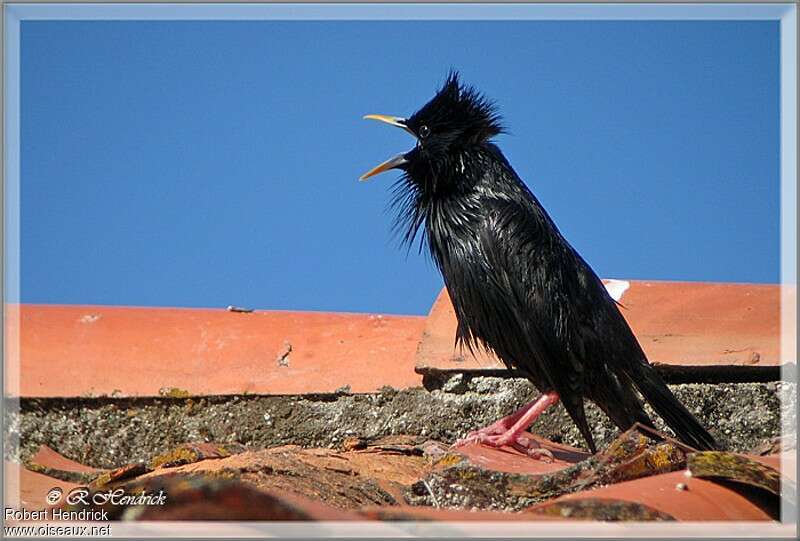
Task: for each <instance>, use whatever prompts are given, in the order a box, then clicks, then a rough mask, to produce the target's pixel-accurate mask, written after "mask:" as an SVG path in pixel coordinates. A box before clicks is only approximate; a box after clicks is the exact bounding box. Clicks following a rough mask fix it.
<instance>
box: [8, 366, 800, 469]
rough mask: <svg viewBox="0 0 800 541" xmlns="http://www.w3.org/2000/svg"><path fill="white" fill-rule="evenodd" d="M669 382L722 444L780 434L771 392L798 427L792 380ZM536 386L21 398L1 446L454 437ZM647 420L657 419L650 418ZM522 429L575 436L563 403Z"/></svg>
mask: <svg viewBox="0 0 800 541" xmlns="http://www.w3.org/2000/svg"><path fill="white" fill-rule="evenodd" d="M671 388H672V389H673V391H674V392H675V393H676V395H677V396H678V398H679V399H680V400H681V401H683V402H684V404H686V406H687V407H688V408H689V409H690V410H691V411H693V412H694V413H695V414H696V415H697V416H698V418H699V419H700V420H701V421H702V422H703V424H705V425H706V426H707V427H708V428H709V429H710V430H711V432H712V433H713V434H714V435H715V436H717V438H718V439H719V440H720V442H721V443H723V445H725V446H726V447H727V448H728V449H729V450H733V451H750V450H752V449H754V448H755V447H757V446H759V445H762V444H763V443H764V441H765V440H768V439H771V438H774V437H775V436H777V435H779V434H780V432H781V430H780V428H781V419H780V412H781V404H780V400H779V395H780V396H782V397H784V406H783V410H784V415H785V417H786V418H785V419H784V422H785V423H786V425H785V426H795V425H796V418H795V410H796V408H795V402H794V400H795V395H796V386H795V384H794V383H785V382H770V383H739V384H714V385H707V384H683V385H673V386H671ZM536 396H537V392H536V390H535V389H534V388H533V387H532V386H531V384H530V383H528V382H527V381H526V380H521V379H505V378H488V377H470V376H465V375H461V374H460V375H457V376H454V377H453V378H450V379H448V380H445V381H442V382H439V384H438V385H435V386H433V387H431V386H429V388H428V389H423V388H415V389H408V390H403V391H397V390H395V389H391V388H384V389H382V390H381V392H379V393H375V394H349V393H348V392H347V391H346V390H343V392H341V393H337V394H328V395H313V396H312V395H304V396H246V395H244V396H241V395H239V396H221V397H205V398H202V397H159V398H142V399H135V398H133V399H131V398H114V397H95V398H76V399H22V400H21V401H20V408H19V410H18V411H12V408H6V427H7V428H8V429H10V431H11V432H12V435H13V434H14V433H16V434H18V435H19V440H18V444H17V445H13V444H12V445H10V446H7V447H6V457H7V458H11V459H16V460H22V461H26V460H27V459H28V458H29V457H30V456H31V455H32V454H33V453H34V452H35V451H36V450H37V449H38V447H39V445H40V444H46V445H48V446H50V447H51V448H53V449H54V450H56V451H57V452H59V453H61V454H63V455H64V456H66V457H68V458H71V459H73V460H76V461H79V462H81V463H84V464H87V465H91V466H95V467H100V468H113V467H116V466H119V465H120V464H125V463H129V462H134V461H139V460H145V461H147V460H150V459H152V458H153V457H154V456H155V455H158V454H160V453H164V452H167V451H169V450H170V449H172V448H174V447H175V446H177V445H180V444H182V443H184V442H204V441H205V442H218V443H241V444H243V445H245V446H247V447H249V448H252V449H260V448H268V447H276V446H280V445H287V444H296V445H301V446H304V447H337V446H340V445H341V444H342V443H343V442H344V440H345V439H347V438H352V437H361V438H368V439H369V438H378V437H381V436H385V435H392V434H411V435H419V436H421V437H424V438H425V439H432V440H439V441H444V442H452V441H453V440H455V439H456V438H458V437H460V436H463V435H464V434H465V433H466V432H468V431H469V430H472V429H475V428H478V427H480V426H484V425H486V424H488V423H490V422H492V421H494V420H496V419H497V418H499V417H501V416H503V415H507V414H508V413H510V412H512V411H513V410H514V409H515V408H518V407H520V406H521V405H522V404H524V403H525V402H526V401H529V400H531V399H533V398H535V397H536ZM587 417H588V419H589V423H590V426H592V428H593V430H594V434H595V438H596V440H597V444H598V446H599V447H603V446H605V445H607V444H608V443H609V442H611V441H612V440H613V439H614V438H615V437H616V436H617V435H618V433H619V431H618V430H617V429H616V427H614V426H613V425H612V424H611V423H610V422H609V421H608V419H606V418H605V416H604V415H603V414H602V413H601V412H600V411H599V410H598V409H597V408H596V407H594V406H593V405H591V404H589V405H588V407H587ZM656 424H657V426H658V428H659V429H662V428H663V424H662V423H661V422H660V421H659V420H657V421H656ZM531 431H533V432H536V433H538V434H540V435H542V436H544V437H546V438H549V439H551V440H554V441H560V442H563V443H566V444H569V445H575V446H578V447H583V446H584V443H583V441H582V440H581V438H580V435H579V434H578V431H577V429H576V428H575V426H574V425H573V423H572V422H571V421H570V419H569V417H568V416H567V414H566V412H565V411H564V409H563V408H562V407H561V406H560V405H559V406H557V407H555V408H552V409H551V410H549V411H548V412H546V413H545V414H544V415H542V417H541V418H540V419H539V420H538V421H537V423H536V424H535V425H534V426H533V427H532V429H531ZM792 438H794V436H792ZM792 441H794V439H792Z"/></svg>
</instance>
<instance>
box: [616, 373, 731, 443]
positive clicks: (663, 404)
mask: <svg viewBox="0 0 800 541" xmlns="http://www.w3.org/2000/svg"><path fill="white" fill-rule="evenodd" d="M631 376H632V377H631V379H632V380H633V382H634V384H635V385H636V387H637V388H638V389H639V392H641V393H642V395H643V396H644V398H645V400H647V402H649V403H650V405H651V406H652V407H653V409H654V410H655V411H656V413H658V414H659V415H660V416H661V418H662V419H664V421H666V423H667V425H669V427H670V428H671V429H672V430H673V431H674V432H675V434H676V435H677V436H678V439H679V440H681V441H682V442H684V443H686V444H687V445H691V446H692V447H694V448H695V449H698V450H700V451H710V450H714V449H718V448H719V447H718V445H717V442H716V441H715V440H714V437H713V436H712V435H711V434H709V433H708V431H707V430H706V429H705V428H703V425H701V424H700V422H699V421H698V420H697V419H695V417H694V415H692V414H691V412H689V410H688V409H686V406H684V405H683V404H681V403H680V401H679V400H678V399H677V398H675V395H674V394H672V391H670V390H669V387H667V385H666V384H665V383H664V381H663V380H662V379H661V377H660V376H659V375H658V373H657V372H656V371H655V369H654V368H653V367H652V366H651V365H650V364H649V363H648V362H647V361H642V362H640V363H636V368H635V369H634V373H632V374H631Z"/></svg>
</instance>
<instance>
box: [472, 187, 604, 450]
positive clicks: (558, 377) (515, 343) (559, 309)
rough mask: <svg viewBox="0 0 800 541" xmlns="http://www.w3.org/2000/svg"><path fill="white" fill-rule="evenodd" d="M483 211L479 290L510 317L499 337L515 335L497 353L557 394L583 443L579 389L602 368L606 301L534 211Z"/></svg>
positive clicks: (511, 207) (498, 207)
mask: <svg viewBox="0 0 800 541" xmlns="http://www.w3.org/2000/svg"><path fill="white" fill-rule="evenodd" d="M485 208H486V210H487V212H486V213H485V214H484V217H483V221H482V227H481V228H480V246H481V251H482V252H483V255H484V257H485V261H486V262H487V266H488V268H487V270H486V275H487V288H489V289H491V290H493V291H494V294H495V295H497V296H499V297H501V298H502V300H503V303H504V305H505V306H507V307H508V308H509V311H510V314H509V315H510V316H513V320H514V323H515V325H513V326H512V328H509V329H508V330H507V333H509V334H510V333H515V332H519V333H521V335H520V336H516V337H515V336H510V337H509V336H505V335H503V336H501V337H500V338H499V340H500V341H501V342H503V343H502V344H501V348H504V349H505V350H506V351H508V350H512V351H513V353H511V354H512V355H513V356H514V357H515V358H514V359H513V360H512V362H513V364H515V365H517V366H518V367H520V368H522V369H523V370H524V368H525V366H526V365H528V366H530V368H531V369H532V371H533V372H534V374H537V375H538V377H539V378H543V379H544V380H545V381H544V382H543V384H546V385H547V386H548V387H551V388H553V389H554V390H555V391H556V392H558V393H559V395H560V396H561V400H562V402H563V403H564V406H565V408H566V409H567V411H568V412H569V413H570V416H571V417H572V418H573V420H574V421H575V422H576V424H577V425H578V427H579V428H580V429H581V432H582V433H583V435H584V437H585V438H586V439H587V441H589V442H591V434H590V432H589V428H588V425H587V423H586V421H585V417H584V413H583V398H584V396H585V381H586V378H587V371H592V370H593V368H596V366H593V364H594V363H598V362H602V359H599V358H597V357H598V354H599V353H601V352H598V351H596V347H597V346H598V344H602V342H603V340H601V339H600V337H599V336H598V332H597V328H598V322H597V321H596V318H597V317H598V308H599V309H600V317H604V316H603V314H602V312H604V311H606V310H608V309H612V310H617V308H616V306H615V305H614V301H613V299H611V297H610V296H608V293H607V292H606V290H605V288H604V287H603V285H602V282H601V281H600V279H599V278H598V277H597V276H596V275H595V274H594V272H593V271H592V270H591V268H590V267H589V266H588V265H587V264H586V263H585V262H584V261H583V260H582V259H581V258H580V256H579V255H578V254H577V252H575V251H574V250H573V249H572V247H571V246H570V245H569V244H568V243H567V242H566V240H564V239H563V237H561V235H560V233H559V232H558V229H557V228H556V227H555V225H554V224H553V223H552V221H551V220H550V218H549V217H548V216H547V215H546V213H545V212H544V210H542V209H541V207H540V206H539V205H530V206H528V205H526V206H524V207H523V206H521V205H520V204H519V203H516V202H512V201H503V200H500V201H494V202H492V203H490V204H488V205H487V206H486V207H485ZM598 284H599V287H598ZM500 334H501V335H502V333H500ZM495 340H498V339H497V338H495ZM508 341H511V342H512V344H511V347H508V344H507V342H508ZM489 345H490V346H492V347H493V349H495V350H496V351H497V348H496V347H495V345H494V344H491V343H490V344H489ZM498 353H500V354H501V356H502V352H499V351H498ZM528 363H532V364H528ZM591 445H592V443H590V446H591Z"/></svg>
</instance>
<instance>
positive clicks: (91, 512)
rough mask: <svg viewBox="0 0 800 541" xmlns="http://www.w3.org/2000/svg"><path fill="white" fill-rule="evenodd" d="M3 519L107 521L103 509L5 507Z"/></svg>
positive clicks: (106, 515) (106, 514)
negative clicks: (72, 509) (74, 509)
mask: <svg viewBox="0 0 800 541" xmlns="http://www.w3.org/2000/svg"><path fill="white" fill-rule="evenodd" d="M5 519H6V520H16V521H25V522H27V521H43V520H63V521H70V522H84V521H95V522H107V521H108V512H107V511H105V510H103V509H81V510H80V511H68V510H66V509H59V508H58V507H56V508H53V509H40V510H37V511H29V510H27V509H12V508H10V507H6V508H5Z"/></svg>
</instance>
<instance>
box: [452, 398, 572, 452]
mask: <svg viewBox="0 0 800 541" xmlns="http://www.w3.org/2000/svg"><path fill="white" fill-rule="evenodd" d="M556 402H558V394H557V393H555V392H551V393H547V394H545V395H542V396H541V397H540V398H539V399H538V400H536V401H534V402H531V403H529V404H526V405H524V406H523V407H521V408H520V409H519V410H517V411H515V412H514V413H512V414H511V415H509V416H508V417H503V418H502V419H500V420H499V421H497V422H495V423H492V424H491V425H489V426H487V427H484V428H481V429H479V430H475V431H474V432H470V433H469V434H467V437H465V438H462V439H460V440H458V441H456V442H455V443H454V444H453V447H460V446H462V445H467V444H469V443H480V444H482V445H486V446H488V447H495V448H497V447H503V446H509V447H513V448H514V449H516V450H518V451H520V452H522V453H525V454H526V455H528V456H530V457H533V458H537V459H540V460H547V461H553V453H551V452H550V451H548V450H547V449H545V448H543V447H542V446H541V445H539V443H538V442H536V441H535V440H532V439H531V438H529V437H527V436H525V435H524V434H523V432H525V430H526V429H527V428H528V427H529V426H530V425H531V424H533V422H534V421H535V420H536V418H537V417H539V415H541V414H542V412H543V411H544V410H546V409H547V408H548V407H550V406H551V405H553V404H555V403H556Z"/></svg>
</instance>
